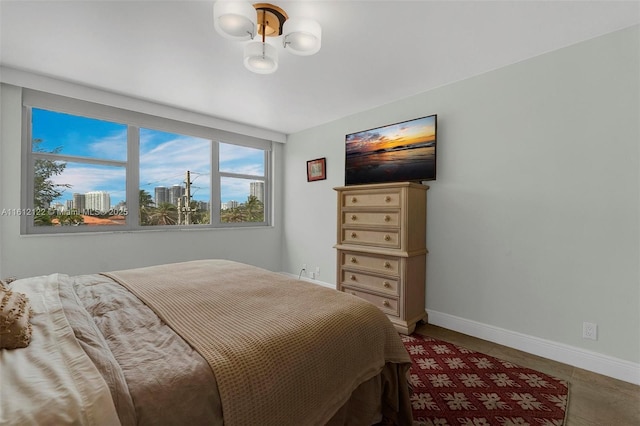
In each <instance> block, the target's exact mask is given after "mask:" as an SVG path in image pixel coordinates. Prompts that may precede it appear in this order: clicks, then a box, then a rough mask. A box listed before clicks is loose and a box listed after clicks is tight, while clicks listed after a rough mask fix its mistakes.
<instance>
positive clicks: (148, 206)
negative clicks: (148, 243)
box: [138, 189, 153, 225]
mask: <svg viewBox="0 0 640 426" xmlns="http://www.w3.org/2000/svg"><path fill="white" fill-rule="evenodd" d="M138 202H139V206H140V210H139V211H140V215H139V217H140V225H150V223H149V217H150V216H151V214H152V213H153V198H151V194H149V193H148V192H147V191H145V190H144V189H141V190H140V192H139V194H138Z"/></svg>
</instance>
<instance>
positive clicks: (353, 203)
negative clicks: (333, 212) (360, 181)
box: [342, 190, 400, 207]
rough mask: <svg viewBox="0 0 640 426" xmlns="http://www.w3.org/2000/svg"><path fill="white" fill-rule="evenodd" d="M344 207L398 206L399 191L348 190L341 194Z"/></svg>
mask: <svg viewBox="0 0 640 426" xmlns="http://www.w3.org/2000/svg"><path fill="white" fill-rule="evenodd" d="M342 205H343V206H344V207H400V191H399V190H395V191H394V190H390V191H385V192H380V191H375V192H365V191H360V192H350V191H346V192H344V193H343V194H342Z"/></svg>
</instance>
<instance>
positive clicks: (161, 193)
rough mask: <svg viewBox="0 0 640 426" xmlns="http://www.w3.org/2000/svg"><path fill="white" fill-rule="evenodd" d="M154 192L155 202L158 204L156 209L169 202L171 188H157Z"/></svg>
mask: <svg viewBox="0 0 640 426" xmlns="http://www.w3.org/2000/svg"><path fill="white" fill-rule="evenodd" d="M154 192H155V194H154V195H155V197H154V202H155V203H156V207H158V206H159V205H160V204H162V203H168V202H169V188H167V187H166V186H156V187H155V191H154Z"/></svg>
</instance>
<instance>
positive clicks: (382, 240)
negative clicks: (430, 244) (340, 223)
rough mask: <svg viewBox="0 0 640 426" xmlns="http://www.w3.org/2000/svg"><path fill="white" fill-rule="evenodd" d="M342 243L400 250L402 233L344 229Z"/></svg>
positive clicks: (396, 231)
mask: <svg viewBox="0 0 640 426" xmlns="http://www.w3.org/2000/svg"><path fill="white" fill-rule="evenodd" d="M341 242H342V243H343V244H364V245H374V246H377V247H387V248H400V232H399V231H398V230H383V231H374V230H370V229H358V228H344V229H343V230H342V241H341Z"/></svg>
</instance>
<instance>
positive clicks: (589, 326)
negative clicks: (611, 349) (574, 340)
mask: <svg viewBox="0 0 640 426" xmlns="http://www.w3.org/2000/svg"><path fill="white" fill-rule="evenodd" d="M582 338H583V339H591V340H598V324H596V323H593V322H583V323H582Z"/></svg>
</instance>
